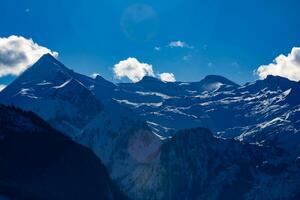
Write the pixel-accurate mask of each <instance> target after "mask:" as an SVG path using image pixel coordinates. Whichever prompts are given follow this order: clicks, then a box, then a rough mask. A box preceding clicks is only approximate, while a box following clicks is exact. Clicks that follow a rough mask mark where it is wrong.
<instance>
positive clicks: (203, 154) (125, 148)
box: [0, 55, 300, 200]
mask: <svg viewBox="0 0 300 200" xmlns="http://www.w3.org/2000/svg"><path fill="white" fill-rule="evenodd" d="M299 84H300V83H299V82H294V81H290V80H288V79H285V78H282V77H274V76H269V77H267V78H266V79H265V80H258V81H256V82H253V83H248V84H245V85H243V86H240V85H238V84H236V83H234V82H232V81H230V80H228V79H226V78H224V77H222V76H216V75H209V76H207V77H205V78H204V79H203V80H201V81H199V82H191V83H189V82H172V83H170V82H169V83H168V82H162V81H160V80H158V79H156V78H154V77H144V78H143V79H142V80H141V81H140V82H138V83H122V84H118V85H115V84H113V83H110V82H109V81H106V80H105V79H103V78H102V77H100V76H97V77H96V78H95V79H93V78H90V77H87V76H84V75H81V74H78V73H76V72H73V71H72V70H70V69H68V68H66V67H65V66H64V65H63V64H62V63H60V62H59V61H57V60H55V59H54V58H53V57H51V56H50V55H45V56H43V57H42V58H41V59H40V60H39V61H38V62H37V63H36V64H35V65H33V66H32V67H31V68H29V69H28V70H27V71H26V72H24V74H22V75H21V76H20V77H18V78H17V79H16V80H15V81H14V82H13V83H12V84H10V85H9V86H7V87H6V88H5V89H4V90H3V91H2V92H0V102H2V103H4V104H9V105H10V104H13V105H15V106H18V107H21V108H22V109H24V110H29V111H33V112H35V113H37V114H38V115H40V116H41V117H42V118H43V119H44V120H46V121H47V122H48V123H50V124H51V125H52V126H53V127H54V128H56V129H58V130H60V131H62V132H63V133H64V134H66V135H67V136H70V137H71V138H72V139H73V140H74V141H75V142H77V143H80V144H83V145H84V146H87V147H88V148H90V149H91V150H92V151H93V152H94V153H95V154H96V155H97V156H98V157H99V158H101V160H102V161H103V163H104V165H105V166H106V167H107V169H108V171H109V174H110V176H111V177H112V179H113V180H115V181H116V183H117V184H118V185H119V186H120V188H121V189H122V190H123V191H124V192H125V193H126V194H128V196H129V197H130V198H132V199H143V200H144V199H293V198H294V199H297V197H299V191H298V188H299V186H300V185H299V181H300V172H299V171H300V170H299V156H300V146H299V144H300V137H299V135H300V133H299V130H300V124H299V123H300V120H299V119H300V116H299V113H300V107H299V106H300V102H299V91H300V86H299ZM197 127H206V128H208V129H210V130H212V132H210V131H209V130H208V129H201V128H197ZM278 188H284V189H282V190H278ZM266 191H267V192H266Z"/></svg>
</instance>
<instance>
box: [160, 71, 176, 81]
mask: <svg viewBox="0 0 300 200" xmlns="http://www.w3.org/2000/svg"><path fill="white" fill-rule="evenodd" d="M159 78H160V80H161V81H163V82H175V81H176V79H175V75H174V74H173V73H168V72H165V73H161V74H159Z"/></svg>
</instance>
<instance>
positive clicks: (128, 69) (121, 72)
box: [113, 57, 176, 83]
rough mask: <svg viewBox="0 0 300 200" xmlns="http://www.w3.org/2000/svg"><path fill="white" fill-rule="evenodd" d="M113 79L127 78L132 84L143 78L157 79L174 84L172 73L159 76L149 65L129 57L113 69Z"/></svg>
mask: <svg viewBox="0 0 300 200" xmlns="http://www.w3.org/2000/svg"><path fill="white" fill-rule="evenodd" d="M113 72H114V74H115V78H117V79H122V78H124V77H126V78H128V79H129V80H131V81H132V82H134V83H136V82H138V81H140V80H142V79H143V78H144V76H152V77H157V78H159V79H160V80H161V81H163V82H175V81H176V79H175V75H174V74H173V73H169V72H164V73H161V74H156V73H154V70H153V67H152V65H151V64H148V63H142V62H140V61H138V59H136V58H133V57H129V58H127V59H126V60H122V61H120V62H119V63H118V64H115V65H114V67H113Z"/></svg>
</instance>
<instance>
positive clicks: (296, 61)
mask: <svg viewBox="0 0 300 200" xmlns="http://www.w3.org/2000/svg"><path fill="white" fill-rule="evenodd" d="M256 73H257V75H258V76H259V78H260V79H264V78H266V77H267V76H268V75H274V76H282V77H286V78H288V79H290V80H294V81H299V80H300V47H294V48H293V49H292V51H291V53H289V54H288V55H287V56H285V55H283V54H281V55H279V56H277V57H276V58H275V60H274V62H273V63H270V64H268V65H261V66H260V67H259V68H258V69H257V70H256Z"/></svg>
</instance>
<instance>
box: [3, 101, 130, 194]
mask: <svg viewBox="0 0 300 200" xmlns="http://www.w3.org/2000/svg"><path fill="white" fill-rule="evenodd" d="M0 124H1V126H0V160H1V164H0V199H2V196H3V198H4V197H8V199H16V200H23V199H28V200H29V199H30V200H34V199H36V200H53V199H57V200H59V199H61V200H65V199H78V200H82V199H91V200H92V199H95V200H96V199H97V200H99V199H116V200H119V199H126V198H125V197H124V196H123V195H122V194H121V193H120V192H119V191H118V189H117V187H116V186H115V185H114V184H113V183H112V181H111V180H110V178H109V175H108V173H107V172H106V169H105V167H104V166H103V164H102V163H101V161H100V160H99V159H98V158H97V157H96V156H95V155H94V154H93V153H92V152H91V151H90V150H88V149H87V148H85V147H83V146H81V145H79V144H76V143H74V142H72V141H71V140H70V139H69V138H68V137H66V136H63V135H62V134H61V133H59V132H57V131H56V130H54V129H53V128H51V127H50V126H49V125H48V124H47V123H46V122H44V121H43V120H42V119H40V118H39V117H37V116H36V115H35V114H33V113H29V112H24V111H21V110H19V109H16V108H12V107H6V106H2V105H0ZM5 199H6V198H5Z"/></svg>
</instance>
